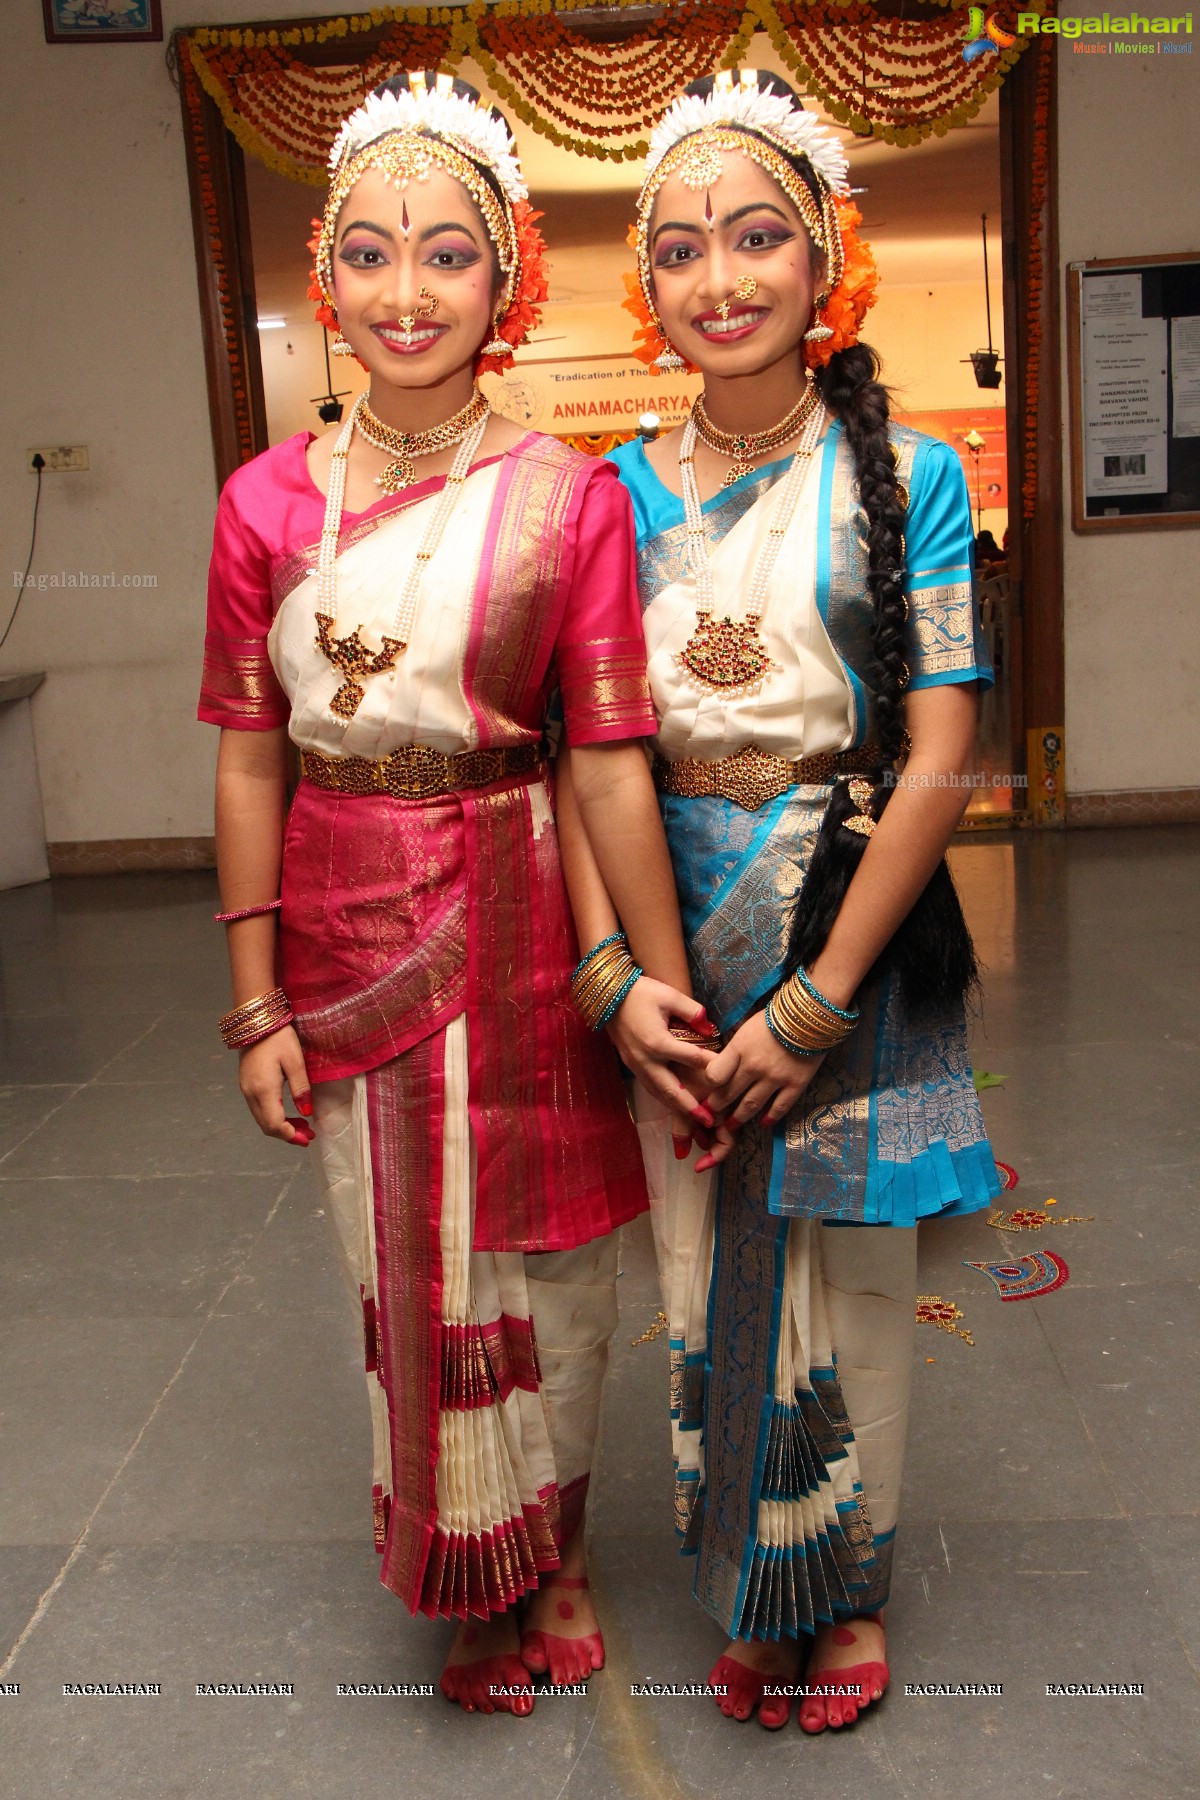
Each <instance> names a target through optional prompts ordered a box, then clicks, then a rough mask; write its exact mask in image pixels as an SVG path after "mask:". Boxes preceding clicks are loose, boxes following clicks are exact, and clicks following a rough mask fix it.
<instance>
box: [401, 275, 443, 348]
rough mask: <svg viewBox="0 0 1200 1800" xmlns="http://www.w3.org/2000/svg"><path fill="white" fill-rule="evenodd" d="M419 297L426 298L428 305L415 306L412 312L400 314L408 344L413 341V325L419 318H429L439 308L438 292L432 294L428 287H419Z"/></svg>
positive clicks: (419, 298) (420, 298)
mask: <svg viewBox="0 0 1200 1800" xmlns="http://www.w3.org/2000/svg"><path fill="white" fill-rule="evenodd" d="M417 299H418V300H424V301H425V302H426V305H424V306H414V307H413V309H412V311H411V312H410V313H401V314H400V323H401V325H403V327H404V341H405V343H406V344H411V343H412V334H413V326H414V325H415V324H416V322H417V320H418V319H427V318H429V317H430V316H431V315H432V314H433V313H435V312H436V311H437V309H438V303H437V296H436V294H431V293H430V291H429V289H428V288H427V287H423V288H419V289H418V290H417Z"/></svg>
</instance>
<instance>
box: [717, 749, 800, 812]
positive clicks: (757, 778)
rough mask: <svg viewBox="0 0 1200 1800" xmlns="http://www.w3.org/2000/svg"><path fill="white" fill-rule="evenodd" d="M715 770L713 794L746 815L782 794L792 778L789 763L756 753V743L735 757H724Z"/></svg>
mask: <svg viewBox="0 0 1200 1800" xmlns="http://www.w3.org/2000/svg"><path fill="white" fill-rule="evenodd" d="M716 770H717V771H719V772H717V773H714V780H713V792H714V793H717V794H720V796H721V797H722V799H724V800H732V801H733V803H734V805H735V806H742V807H745V809H746V811H747V812H757V811H758V809H759V807H760V806H765V805H766V803H767V801H768V800H777V799H778V798H779V796H780V794H786V793H787V790H788V789H789V788H790V787H791V786H793V784H794V782H795V779H796V776H795V768H794V766H793V764H791V763H789V762H786V761H785V760H784V758H783V757H782V756H772V755H770V754H769V752H768V751H766V750H760V749H759V747H758V745H757V744H747V745H746V747H745V749H744V750H739V751H738V752H737V754H736V756H728V757H726V758H725V759H724V760H723V761H722V762H721V763H719V764H717V765H716Z"/></svg>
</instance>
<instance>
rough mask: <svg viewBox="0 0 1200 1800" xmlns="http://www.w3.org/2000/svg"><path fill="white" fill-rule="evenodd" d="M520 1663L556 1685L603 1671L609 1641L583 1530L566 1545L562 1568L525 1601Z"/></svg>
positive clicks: (564, 1684) (549, 1576) (534, 1673)
mask: <svg viewBox="0 0 1200 1800" xmlns="http://www.w3.org/2000/svg"><path fill="white" fill-rule="evenodd" d="M521 1661H522V1662H523V1663H524V1665H525V1667H526V1668H527V1669H528V1670H529V1672H530V1674H531V1675H547V1676H549V1678H550V1680H551V1681H552V1682H554V1684H555V1685H556V1686H563V1687H566V1686H568V1685H573V1684H575V1683H576V1682H580V1681H586V1680H587V1678H588V1676H589V1675H591V1674H592V1673H593V1671H594V1670H596V1669H602V1668H603V1667H604V1639H603V1638H602V1637H601V1635H600V1621H599V1620H598V1619H597V1617H596V1608H595V1607H594V1606H593V1604H592V1596H591V1590H590V1589H589V1587H588V1580H587V1551H586V1549H585V1548H584V1543H583V1528H582V1526H581V1527H580V1528H579V1530H578V1531H577V1532H576V1533H575V1536H574V1537H573V1538H572V1539H571V1540H570V1542H569V1543H567V1544H564V1545H563V1549H562V1564H561V1567H560V1568H557V1569H554V1570H552V1571H551V1572H550V1573H549V1574H547V1575H543V1576H542V1579H541V1581H540V1583H539V1584H538V1587H537V1591H536V1592H535V1593H532V1594H530V1596H529V1598H528V1599H527V1600H526V1602H525V1621H524V1628H523V1630H522V1632H521Z"/></svg>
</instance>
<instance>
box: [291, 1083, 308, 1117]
mask: <svg viewBox="0 0 1200 1800" xmlns="http://www.w3.org/2000/svg"><path fill="white" fill-rule="evenodd" d="M292 1099H293V1100H294V1101H295V1102H296V1111H297V1112H302V1113H303V1114H304V1116H305V1118H306V1119H311V1118H312V1109H313V1098H312V1089H311V1088H305V1090H304V1092H303V1093H302V1094H293V1095H292Z"/></svg>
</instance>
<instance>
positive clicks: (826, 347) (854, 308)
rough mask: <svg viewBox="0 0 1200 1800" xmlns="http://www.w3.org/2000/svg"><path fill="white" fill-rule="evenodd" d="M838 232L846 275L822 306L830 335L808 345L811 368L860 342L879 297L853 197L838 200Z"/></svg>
mask: <svg viewBox="0 0 1200 1800" xmlns="http://www.w3.org/2000/svg"><path fill="white" fill-rule="evenodd" d="M833 204H834V209H835V211H836V215H837V223H838V232H839V235H840V236H841V240H842V258H843V267H842V279H841V280H840V281H839V282H838V284H837V286H836V287H835V288H833V289H832V290H831V291H830V294H829V298H828V299H827V300H826V302H825V304H824V306H822V307H821V308H820V320H821V323H822V324H823V325H824V326H825V327H826V329H827V330H828V331H829V336H828V337H827V338H823V339H821V340H820V341H818V342H815V343H806V344H805V346H804V360H805V362H806V363H807V364H808V367H809V368H810V369H823V368H824V367H825V365H826V364H827V363H828V361H829V359H830V357H831V356H833V355H834V354H835V353H836V352H837V351H838V350H848V349H849V348H850V346H851V345H852V344H857V342H858V334H859V332H860V331H861V329H862V322H863V320H864V319H865V318H866V316H867V313H868V312H869V311H870V309H871V307H873V306H874V304H875V302H876V300H878V298H879V270H878V269H877V268H876V267H875V258H874V257H873V256H872V254H871V246H870V244H865V243H864V242H863V240H862V239H861V238H860V237H859V235H858V227H859V226H860V225H861V224H862V214H861V213H860V212H859V210H858V208H857V206H855V204H854V202H853V201H852V200H838V199H835V200H834V203H833Z"/></svg>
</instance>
